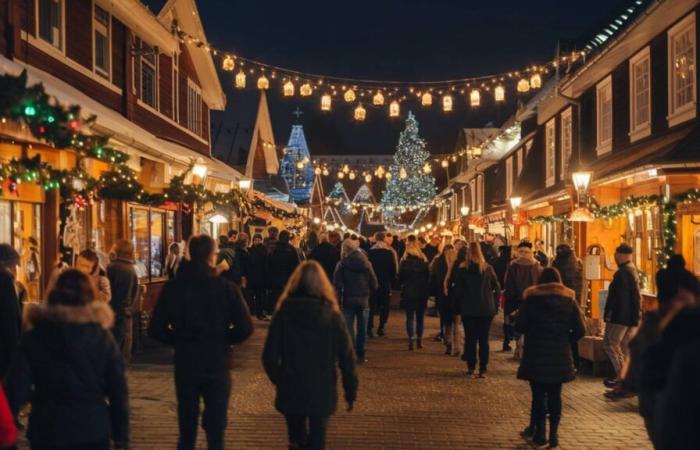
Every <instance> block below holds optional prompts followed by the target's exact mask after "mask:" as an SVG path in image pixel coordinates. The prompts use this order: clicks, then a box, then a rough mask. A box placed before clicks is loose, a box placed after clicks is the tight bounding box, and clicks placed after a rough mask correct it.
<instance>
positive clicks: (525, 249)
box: [503, 241, 542, 359]
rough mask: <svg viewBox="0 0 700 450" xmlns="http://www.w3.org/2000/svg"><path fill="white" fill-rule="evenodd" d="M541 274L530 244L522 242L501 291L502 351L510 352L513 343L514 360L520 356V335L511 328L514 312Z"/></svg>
mask: <svg viewBox="0 0 700 450" xmlns="http://www.w3.org/2000/svg"><path fill="white" fill-rule="evenodd" d="M541 273H542V266H541V265H540V264H539V263H538V262H537V260H536V259H535V257H534V255H533V253H532V243H531V242H528V241H523V242H521V243H520V244H518V257H517V258H516V259H514V260H513V262H511V263H510V265H509V266H508V271H507V272H506V277H505V286H504V289H503V295H504V297H505V304H504V307H503V315H504V322H505V323H506V324H507V328H506V331H507V333H505V336H504V337H503V351H505V352H508V351H510V350H511V348H510V341H515V342H516V347H515V354H514V358H515V359H520V357H521V356H522V351H521V350H522V349H521V344H520V335H519V334H518V332H517V331H516V330H515V327H514V326H513V322H514V316H515V312H516V311H517V310H518V308H520V304H521V303H522V301H523V293H524V292H525V289H527V288H529V287H530V286H533V285H535V284H536V283H537V280H538V279H539V277H540V274H541Z"/></svg>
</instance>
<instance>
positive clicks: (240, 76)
mask: <svg viewBox="0 0 700 450" xmlns="http://www.w3.org/2000/svg"><path fill="white" fill-rule="evenodd" d="M236 88H238V89H245V72H243V71H242V70H239V71H238V73H237V74H236Z"/></svg>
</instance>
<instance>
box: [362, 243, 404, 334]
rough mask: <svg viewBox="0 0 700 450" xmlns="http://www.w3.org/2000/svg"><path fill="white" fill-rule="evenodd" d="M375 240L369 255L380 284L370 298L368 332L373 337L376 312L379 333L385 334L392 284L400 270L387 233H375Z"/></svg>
mask: <svg viewBox="0 0 700 450" xmlns="http://www.w3.org/2000/svg"><path fill="white" fill-rule="evenodd" d="M374 240H375V244H374V245H373V246H372V248H371V249H370V250H369V252H368V254H367V256H368V257H369V261H370V262H371V263H372V268H373V269H374V273H375V274H376V275H377V281H378V283H379V286H378V287H377V289H376V290H375V291H374V292H373V293H372V297H371V299H370V300H371V301H370V309H369V323H368V325H367V334H368V335H369V336H370V337H372V329H373V328H374V316H375V315H376V314H379V328H377V335H379V336H384V327H385V326H386V323H387V322H388V320H389V310H390V309H391V308H390V307H391V284H392V283H393V282H394V280H395V279H396V275H397V274H398V271H399V262H398V257H397V256H396V252H395V251H394V249H393V248H391V247H390V246H389V245H388V244H387V243H386V234H385V233H384V232H378V233H376V234H375V235H374Z"/></svg>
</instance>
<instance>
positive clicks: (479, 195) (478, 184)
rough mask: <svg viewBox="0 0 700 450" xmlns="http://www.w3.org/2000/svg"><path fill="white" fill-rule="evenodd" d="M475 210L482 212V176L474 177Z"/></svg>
mask: <svg viewBox="0 0 700 450" xmlns="http://www.w3.org/2000/svg"><path fill="white" fill-rule="evenodd" d="M476 210H477V211H483V210H484V177H483V176H482V175H477V177H476Z"/></svg>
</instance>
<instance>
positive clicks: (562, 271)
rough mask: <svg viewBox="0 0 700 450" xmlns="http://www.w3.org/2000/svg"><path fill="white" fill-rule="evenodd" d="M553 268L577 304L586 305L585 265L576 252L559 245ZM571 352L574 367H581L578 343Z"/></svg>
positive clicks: (575, 342) (573, 343)
mask: <svg viewBox="0 0 700 450" xmlns="http://www.w3.org/2000/svg"><path fill="white" fill-rule="evenodd" d="M552 267H554V268H555V269H557V270H558V271H559V275H561V282H562V283H563V284H564V286H566V287H568V288H569V289H571V290H572V291H574V294H575V295H576V303H578V304H579V306H581V305H583V304H584V300H583V296H584V292H583V263H582V262H581V260H580V259H578V258H577V257H576V255H575V254H574V250H573V249H572V248H571V246H569V245H568V244H559V245H557V249H556V256H555V257H554V260H553V261H552ZM571 351H572V352H573V355H574V366H576V367H578V366H579V361H580V358H579V354H578V341H576V340H573V339H572V340H571Z"/></svg>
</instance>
